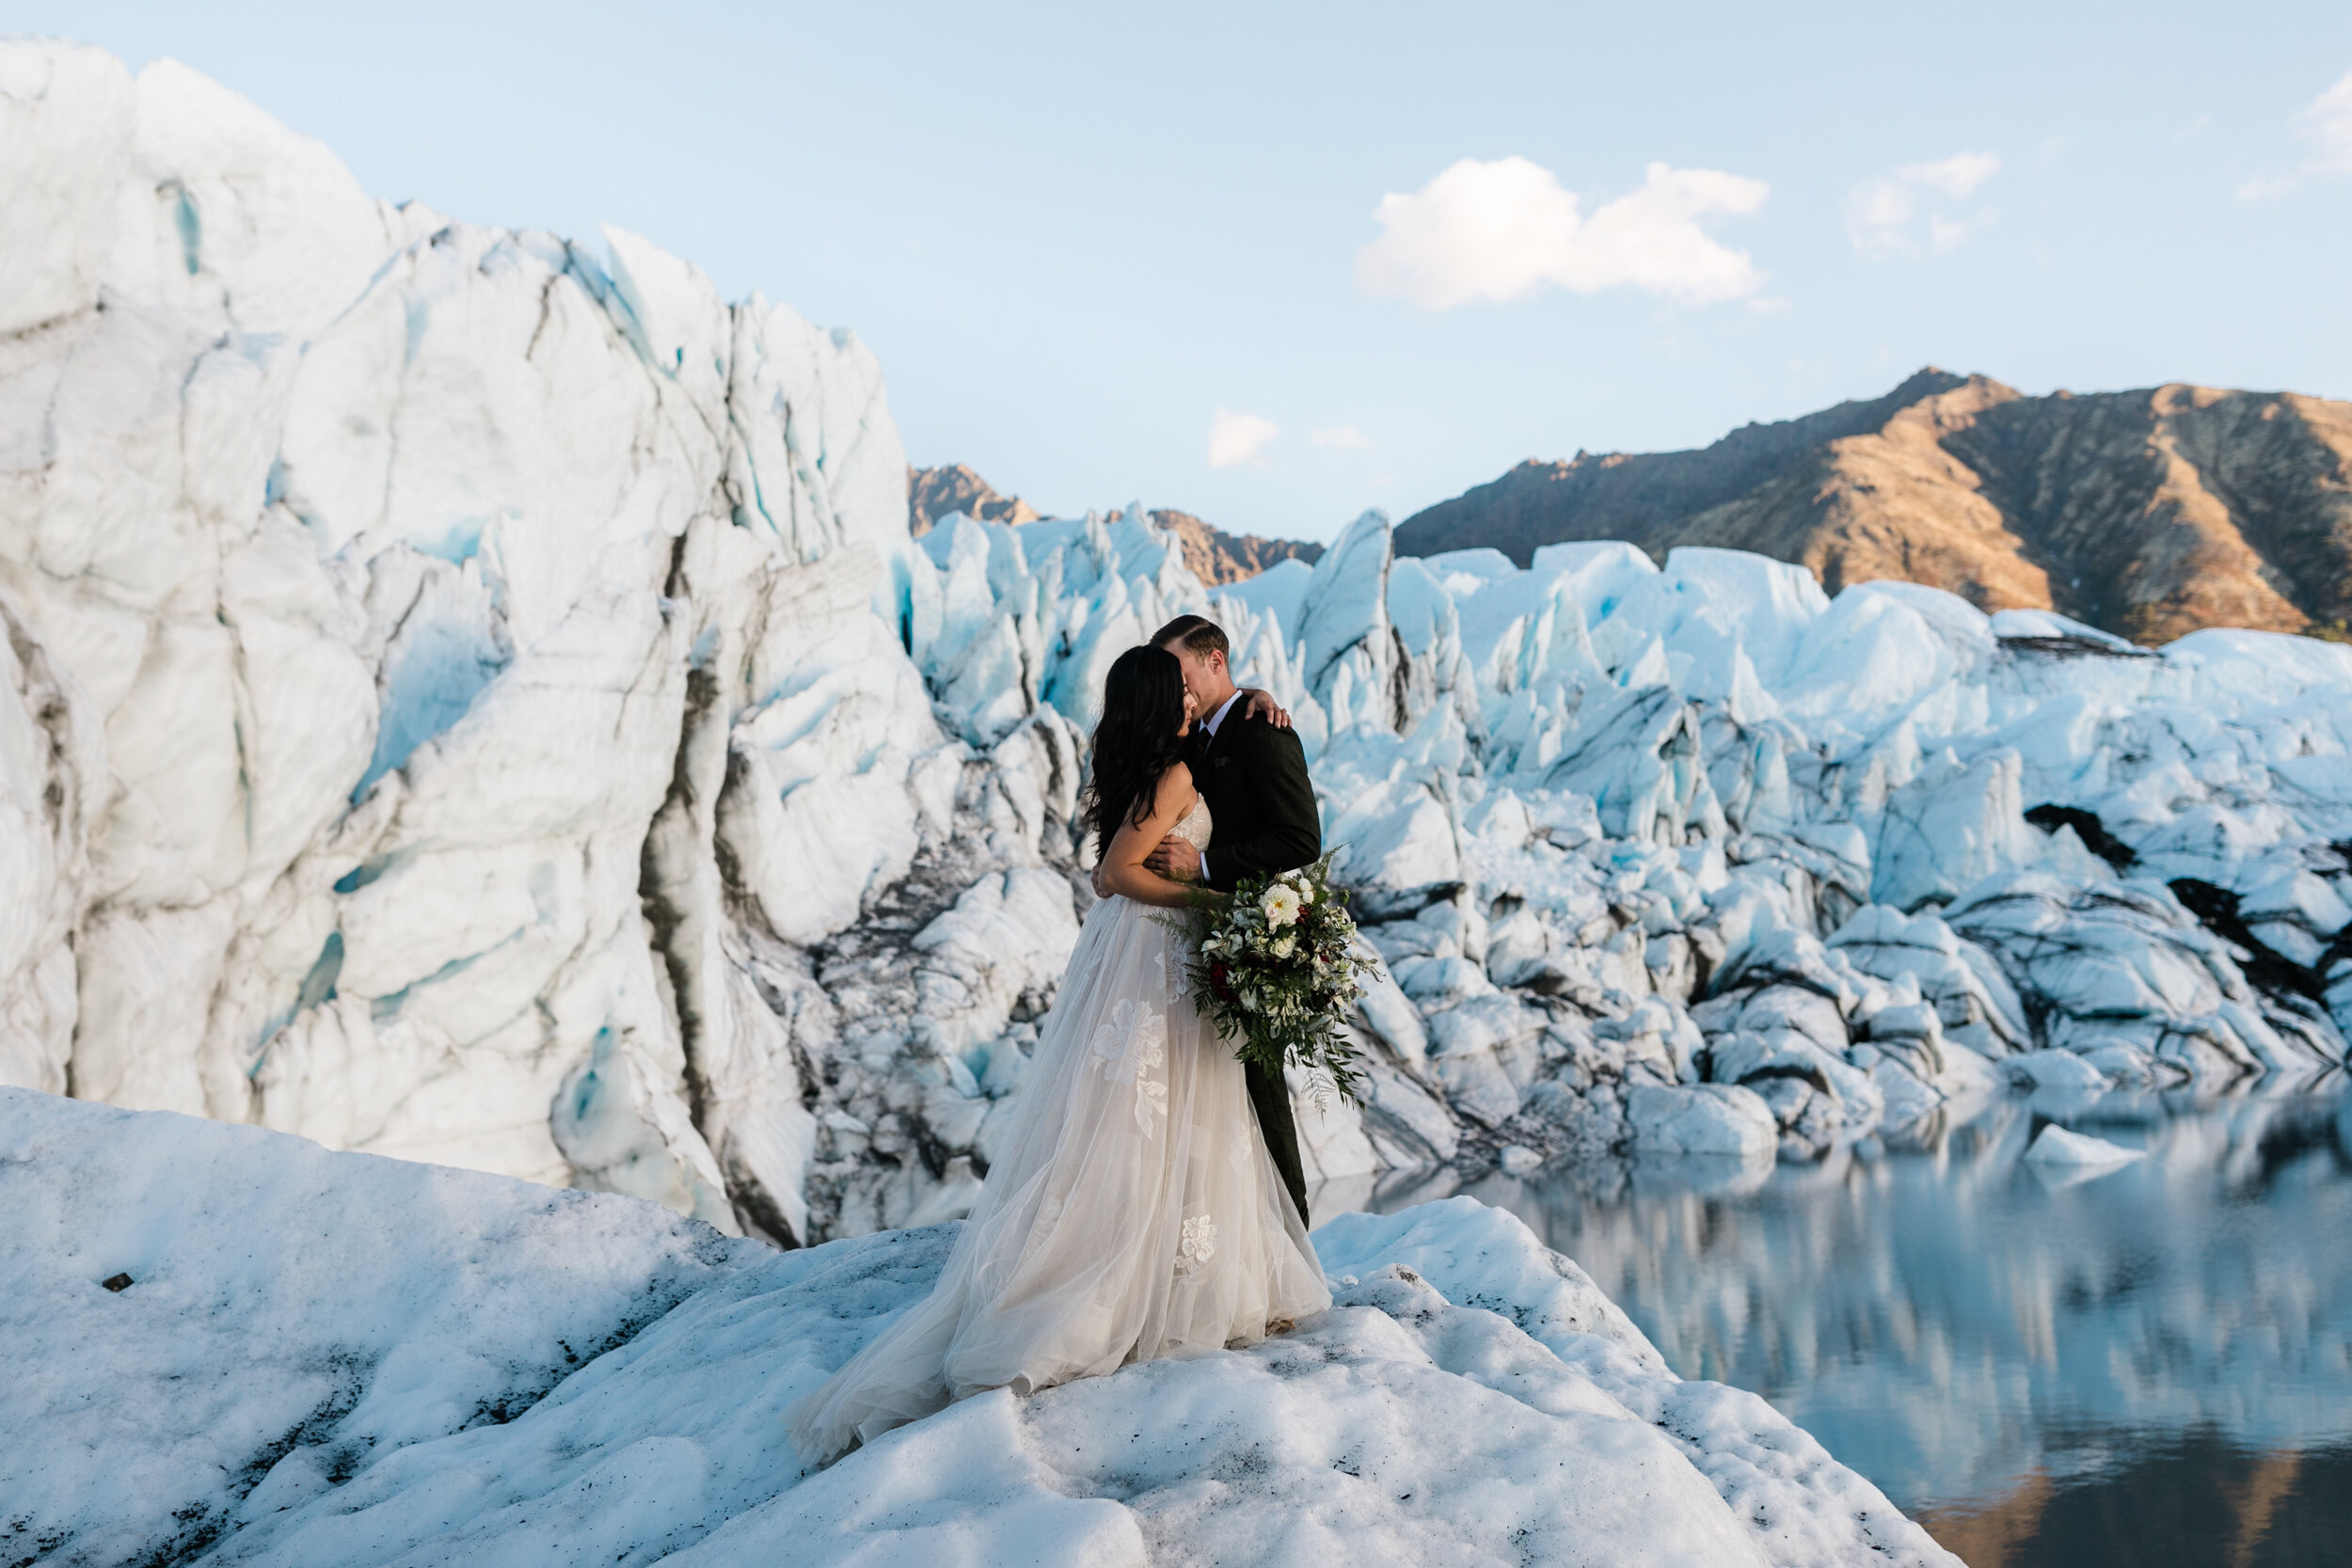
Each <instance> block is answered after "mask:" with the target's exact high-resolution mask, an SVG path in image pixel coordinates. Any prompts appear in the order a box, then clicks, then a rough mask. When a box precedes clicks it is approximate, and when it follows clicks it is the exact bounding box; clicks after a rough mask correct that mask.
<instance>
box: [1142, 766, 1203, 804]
mask: <svg viewBox="0 0 2352 1568" xmlns="http://www.w3.org/2000/svg"><path fill="white" fill-rule="evenodd" d="M1199 799H1200V789H1199V788H1198V787H1196V786H1195V785H1194V784H1193V782H1192V768H1191V767H1190V766H1189V765H1188V764H1185V763H1182V762H1178V763H1173V764H1171V765H1169V767H1168V771H1167V772H1165V773H1163V774H1161V775H1160V787H1159V791H1158V796H1157V798H1156V799H1155V800H1153V801H1152V804H1154V805H1155V806H1157V807H1158V808H1159V809H1160V810H1161V811H1162V812H1165V813H1168V814H1171V815H1173V814H1175V813H1178V812H1185V811H1189V810H1191V809H1192V803H1193V801H1195V800H1199Z"/></svg>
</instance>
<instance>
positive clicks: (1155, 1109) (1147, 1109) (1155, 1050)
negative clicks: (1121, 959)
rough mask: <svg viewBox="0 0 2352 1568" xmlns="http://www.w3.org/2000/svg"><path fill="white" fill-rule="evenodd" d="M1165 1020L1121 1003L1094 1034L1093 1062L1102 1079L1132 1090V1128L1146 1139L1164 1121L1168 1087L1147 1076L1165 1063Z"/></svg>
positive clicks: (1147, 1009) (1133, 1004) (1144, 1007)
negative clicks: (1098, 1065)
mask: <svg viewBox="0 0 2352 1568" xmlns="http://www.w3.org/2000/svg"><path fill="white" fill-rule="evenodd" d="M1167 1046H1168V1020H1167V1018H1166V1017H1164V1016H1163V1015H1161V1014H1159V1013H1157V1012H1154V1011H1152V1008H1151V1006H1149V1005H1147V1004H1145V1003H1141V1002H1134V1001H1123V1000H1122V1001H1121V1002H1120V1003H1119V1004H1118V1005H1117V1006H1114V1007H1112V1008H1111V1016H1110V1017H1109V1019H1108V1020H1106V1021H1105V1022H1103V1023H1102V1024H1100V1025H1098V1026H1097V1027H1096V1029H1095V1031H1094V1059H1095V1060H1096V1061H1097V1062H1100V1063H1101V1064H1102V1066H1103V1076H1104V1078H1106V1079H1108V1080H1109V1081H1110V1082H1112V1083H1114V1084H1133V1085H1135V1086H1136V1126H1137V1127H1139V1128H1141V1129H1142V1130H1143V1135H1144V1136H1145V1137H1147V1138H1148V1137H1152V1136H1154V1135H1156V1134H1157V1133H1158V1132H1159V1124H1160V1122H1162V1121H1165V1120H1167V1119H1168V1085H1166V1084H1163V1083H1160V1082H1158V1081H1157V1080H1155V1079H1153V1078H1152V1077H1151V1076H1150V1072H1151V1070H1152V1069H1153V1068H1155V1067H1158V1066H1159V1065H1160V1063H1161V1062H1162V1061H1164V1060H1166V1059H1167V1055H1168V1051H1167ZM1155 1117H1156V1118H1157V1119H1156V1120H1155V1119H1154V1118H1155Z"/></svg>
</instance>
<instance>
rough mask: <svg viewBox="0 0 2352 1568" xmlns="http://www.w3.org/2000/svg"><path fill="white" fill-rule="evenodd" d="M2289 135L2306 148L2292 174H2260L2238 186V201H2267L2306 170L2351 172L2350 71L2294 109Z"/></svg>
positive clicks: (2287, 188) (2288, 187)
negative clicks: (2300, 106) (2301, 160)
mask: <svg viewBox="0 0 2352 1568" xmlns="http://www.w3.org/2000/svg"><path fill="white" fill-rule="evenodd" d="M2292 135H2294V137H2295V139H2296V141H2299V142H2301V143H2302V144H2303V146H2304V148H2305V149H2306V150H2305V152H2304V154H2303V162H2302V164H2301V166H2299V167H2298V168H2297V169H2296V171H2295V173H2293V174H2261V175H2256V176H2255V177H2254V178H2253V179H2251V180H2249V181H2247V182H2245V183H2244V184H2242V185H2240V186H2239V187H2238V188H2237V198H2238V199H2239V200H2240V201H2268V200H2270V199H2271V198H2274V197H2280V196H2284V195H2286V194H2287V193H2288V192H2289V191H2292V190H2293V189H2295V187H2296V185H2298V184H2300V183H2302V178H2301V177H2302V176H2304V175H2306V174H2352V71H2345V72H2344V74H2343V75H2342V76H2339V77H2337V78H2336V83H2335V86H2333V87H2329V88H2328V90H2327V91H2325V92H2323V93H2321V94H2320V95H2319V96H2318V97H2317V98H2314V99H2312V101H2311V102H2310V103H2306V104H2304V105H2303V107H2302V108H2300V109H2298V110H2297V111H2296V115H2295V119H2294V120H2293V122H2292Z"/></svg>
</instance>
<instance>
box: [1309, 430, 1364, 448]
mask: <svg viewBox="0 0 2352 1568" xmlns="http://www.w3.org/2000/svg"><path fill="white" fill-rule="evenodd" d="M1308 439H1309V440H1311V441H1312V442H1314V444H1315V445H1316V446H1319V447H1337V448H1339V449H1340V450H1341V451H1371V450H1372V437H1371V436H1367V435H1365V434H1364V433H1363V432H1362V431H1360V430H1358V429H1357V428H1356V427H1355V426H1354V425H1352V424H1343V425H1337V426H1334V427H1333V428H1332V429H1329V430H1318V431H1316V432H1315V433H1314V434H1313V435H1312V436H1309V437H1308Z"/></svg>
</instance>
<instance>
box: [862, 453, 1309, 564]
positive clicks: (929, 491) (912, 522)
mask: <svg viewBox="0 0 2352 1568" xmlns="http://www.w3.org/2000/svg"><path fill="white" fill-rule="evenodd" d="M959 512H961V513H962V514H963V515H965V516H967V517H971V518H974V519H976V520H977V521H979V522H983V523H1005V524H1009V525H1010V526H1012V527H1016V528H1017V527H1019V526H1020V525H1021V524H1023V523H1034V522H1038V521H1040V520H1041V519H1040V516H1039V514H1038V511H1037V508H1035V507H1033V506H1031V505H1030V504H1029V503H1028V502H1027V501H1025V500H1023V499H1021V498H1020V497H1019V496H1003V495H999V494H997V493H996V488H995V486H993V485H992V484H991V483H988V481H986V480H984V479H982V478H981V477H980V476H979V475H978V474H977V473H974V472H973V471H972V470H971V469H970V468H969V467H965V466H964V465H963V464H961V463H954V464H950V465H948V466H947V467H944V468H912V467H911V468H909V469H908V470H907V531H909V532H910V533H912V534H914V536H915V537H916V538H918V539H919V538H921V537H922V536H923V535H924V534H926V533H929V532H930V531H931V530H932V528H933V527H935V526H936V525H937V524H938V522H939V520H940V519H941V518H943V517H948V516H952V515H955V514H956V513H959ZM1151 517H1152V526H1153V527H1154V528H1160V529H1165V530H1167V531H1168V532H1169V533H1172V534H1174V535H1175V536H1176V543H1177V548H1178V551H1179V553H1180V554H1181V555H1182V556H1183V558H1184V567H1185V569H1186V570H1187V571H1189V572H1191V573H1192V575H1193V576H1194V577H1197V578H1200V580H1201V581H1202V582H1205V583H1207V584H1209V585H1210V586H1212V587H1215V586H1216V585H1218V584H1220V583H1228V582H1242V581H1246V580H1247V579H1248V578H1254V577H1256V576H1257V575H1258V574H1259V573H1260V572H1263V571H1264V570H1265V569H1266V568H1267V567H1269V566H1271V565H1273V564H1274V563H1275V562H1278V561H1294V560H1295V561H1303V562H1306V563H1307V564H1308V565H1310V566H1311V565H1313V564H1314V563H1315V562H1316V561H1317V560H1318V559H1320V558H1321V556H1322V554H1323V546H1321V545H1313V544H1309V543H1308V542H1306V541H1305V540H1302V539H1262V538H1260V537H1259V536H1258V535H1256V534H1254V533H1228V532H1226V531H1224V530H1223V529H1221V528H1217V527H1216V526H1215V525H1213V524H1210V523H1206V522H1203V521H1202V520H1201V519H1200V518H1199V517H1196V516H1194V515H1192V514H1191V513H1189V512H1173V511H1159V512H1153V513H1152V514H1151Z"/></svg>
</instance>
